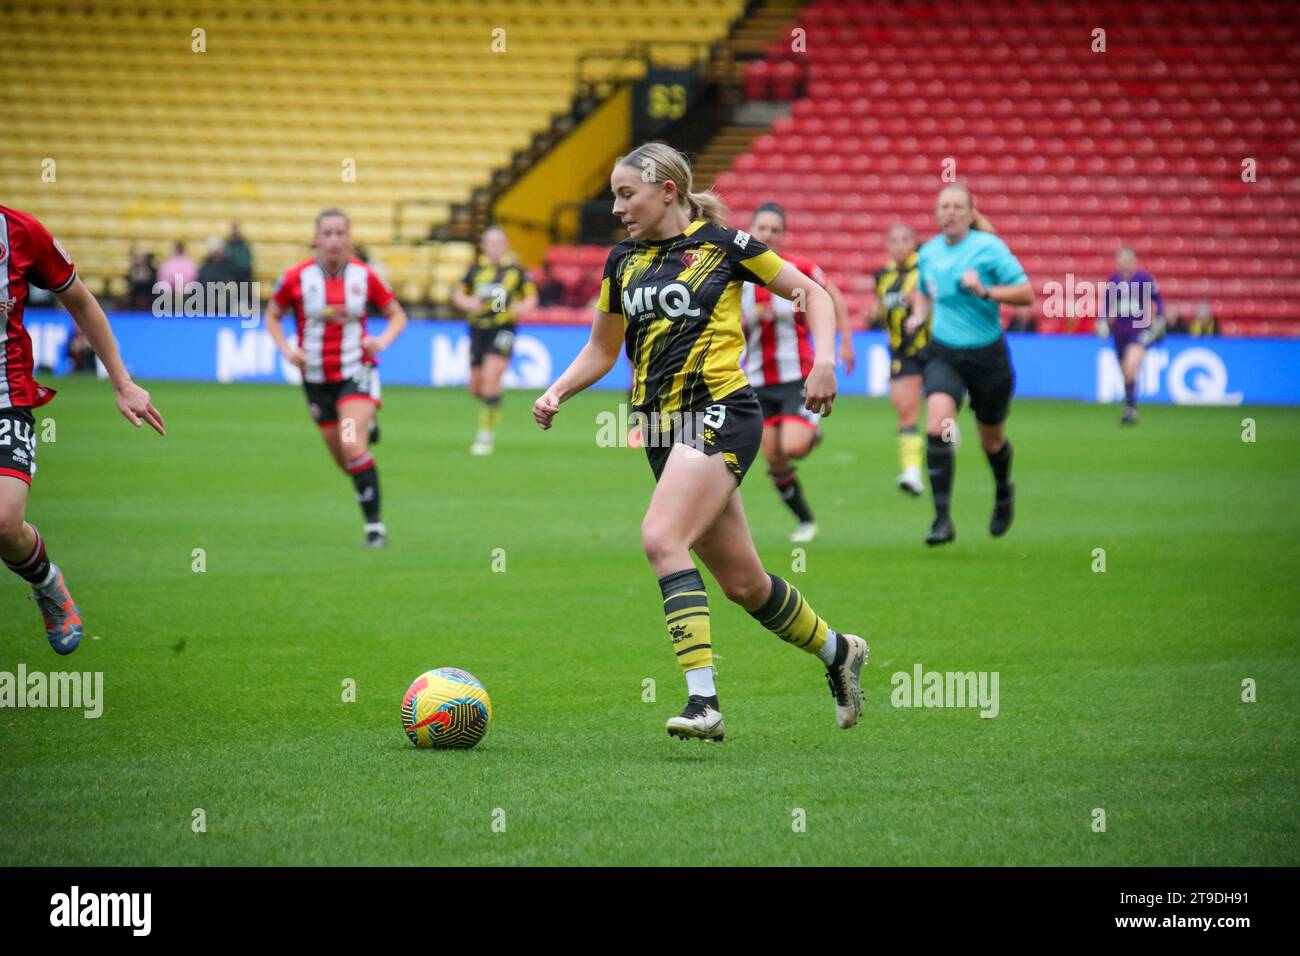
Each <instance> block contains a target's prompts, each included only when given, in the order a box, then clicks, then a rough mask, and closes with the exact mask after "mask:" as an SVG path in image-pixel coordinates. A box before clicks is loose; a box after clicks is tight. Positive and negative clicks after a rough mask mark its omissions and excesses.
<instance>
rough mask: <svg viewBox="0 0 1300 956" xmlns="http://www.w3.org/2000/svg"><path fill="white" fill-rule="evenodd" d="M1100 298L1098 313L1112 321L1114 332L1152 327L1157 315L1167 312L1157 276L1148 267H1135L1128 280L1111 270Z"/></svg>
mask: <svg viewBox="0 0 1300 956" xmlns="http://www.w3.org/2000/svg"><path fill="white" fill-rule="evenodd" d="M1100 298H1101V301H1099V302H1098V303H1097V315H1098V316H1099V317H1100V318H1103V319H1106V320H1107V321H1108V322H1110V327H1111V331H1112V333H1119V334H1123V333H1128V332H1132V331H1134V330H1135V329H1136V330H1140V329H1149V328H1151V326H1152V324H1153V323H1154V321H1155V319H1156V317H1157V316H1160V317H1163V316H1164V314H1165V300H1164V299H1163V298H1161V296H1160V289H1159V288H1158V287H1157V286H1156V279H1155V276H1153V275H1152V274H1151V273H1149V272H1147V271H1146V270H1145V269H1138V270H1136V271H1135V272H1134V273H1133V276H1132V278H1129V279H1125V278H1124V276H1123V275H1121V274H1120V273H1118V272H1112V273H1111V275H1110V278H1109V279H1107V280H1106V286H1105V288H1104V289H1103V290H1102V294H1101V297H1100Z"/></svg>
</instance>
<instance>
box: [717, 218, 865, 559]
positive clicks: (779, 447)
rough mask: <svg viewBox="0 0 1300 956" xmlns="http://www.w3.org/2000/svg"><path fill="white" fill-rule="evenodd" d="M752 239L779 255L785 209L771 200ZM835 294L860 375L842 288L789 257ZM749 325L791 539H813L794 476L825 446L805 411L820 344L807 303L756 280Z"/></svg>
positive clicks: (772, 468) (751, 369)
mask: <svg viewBox="0 0 1300 956" xmlns="http://www.w3.org/2000/svg"><path fill="white" fill-rule="evenodd" d="M749 234H750V235H751V236H753V237H754V238H755V239H757V240H758V241H759V242H761V243H762V244H763V245H765V246H767V247H768V248H769V249H771V250H772V251H773V252H775V253H776V254H777V255H780V254H781V245H782V243H783V241H784V240H785V210H784V209H782V208H781V207H780V206H778V205H777V204H776V203H774V202H767V203H763V205H761V206H759V207H758V210H757V211H756V212H755V213H754V219H753V221H752V222H751V223H750V226H749ZM785 261H786V262H789V263H790V264H791V265H793V266H794V267H795V268H796V269H798V270H799V271H800V272H802V273H803V274H804V275H806V276H808V277H810V278H811V279H813V280H814V281H815V282H817V284H818V285H820V286H821V287H822V288H823V289H825V290H826V291H827V293H829V295H830V297H831V302H832V303H834V306H835V321H836V324H837V325H838V327H839V331H840V361H842V362H843V363H844V365H845V368H846V370H847V371H848V372H849V373H850V374H851V373H852V372H853V365H854V355H853V330H852V329H851V328H850V327H849V313H848V310H847V309H846V308H845V307H844V297H843V296H842V295H840V290H839V289H838V288H836V286H835V283H834V282H831V281H830V280H829V279H827V278H826V276H825V274H824V273H823V272H822V270H821V269H820V268H818V266H817V264H816V263H814V262H813V261H812V260H811V259H804V258H802V257H800V256H790V257H789V258H787V259H786V260H785ZM741 304H742V313H743V317H744V322H745V375H746V376H747V377H748V378H749V384H750V385H752V386H754V392H755V394H756V395H757V396H758V404H759V407H760V408H761V409H762V410H763V457H764V458H766V459H767V467H768V474H769V476H770V477H771V478H772V483H773V484H774V485H776V492H777V494H778V495H780V496H781V500H782V501H784V502H785V504H786V507H788V508H789V509H790V510H791V511H793V512H794V516H795V517H796V518H798V519H799V525H798V527H797V528H795V530H794V533H793V534H791V535H790V540H791V541H794V542H806V541H811V540H813V538H815V537H817V523H816V522H815V521H814V520H813V514H812V510H811V509H810V508H809V507H808V503H807V502H806V501H804V497H803V487H802V486H801V485H800V484H799V479H798V478H797V477H796V476H795V473H794V464H793V462H795V461H798V460H799V459H802V458H806V457H807V456H808V454H809V453H810V452H811V451H812V450H813V449H814V448H816V447H817V445H818V444H819V443H820V442H821V432H820V430H819V428H820V426H819V423H818V419H819V416H818V415H816V414H815V413H813V412H810V411H808V409H806V408H805V407H804V389H803V382H804V379H806V378H807V377H808V375H809V373H810V372H811V371H812V365H813V342H812V336H811V334H810V333H809V331H808V321H807V317H806V316H805V314H804V309H803V307H802V305H801V304H800V303H799V302H797V301H795V302H790V301H787V300H785V299H782V298H780V297H778V296H774V295H772V293H771V292H769V291H768V290H767V289H765V288H763V287H762V286H761V285H757V284H755V283H753V282H746V283H745V290H744V293H743V295H742V298H741Z"/></svg>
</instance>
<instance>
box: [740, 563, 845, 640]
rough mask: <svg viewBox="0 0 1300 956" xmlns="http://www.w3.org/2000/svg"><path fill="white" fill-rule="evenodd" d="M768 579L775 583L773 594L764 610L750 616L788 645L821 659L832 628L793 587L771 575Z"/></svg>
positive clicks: (761, 608)
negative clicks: (822, 650) (823, 647)
mask: <svg viewBox="0 0 1300 956" xmlns="http://www.w3.org/2000/svg"><path fill="white" fill-rule="evenodd" d="M768 577H769V578H771V580H772V593H771V595H769V597H768V599H767V601H766V602H764V604H763V606H762V607H760V608H759V609H758V610H757V611H750V612H749V613H750V615H751V616H752V617H753V618H754V620H756V621H758V623H759V624H762V625H763V626H764V627H765V628H767V629H768V630H769V631H771V632H772V633H773V634H775V635H776V636H777V637H779V638H781V640H783V641H785V642H786V643H787V644H793V645H794V646H795V647H797V648H799V649H801V650H805V651H807V652H808V653H809V654H817V655H818V656H820V655H821V649H822V646H823V645H824V644H825V643H826V639H827V635H828V633H829V632H830V626H829V625H828V624H827V623H826V622H825V621H823V620H822V619H821V618H820V617H819V616H818V615H817V612H816V611H814V610H813V609H812V607H810V606H809V604H808V602H807V601H805V600H804V599H803V595H802V594H800V593H799V589H798V588H796V587H795V586H794V585H793V584H791V583H790V582H789V581H786V580H784V579H782V578H778V577H777V576H776V575H775V574H772V573H770V572H769V573H768Z"/></svg>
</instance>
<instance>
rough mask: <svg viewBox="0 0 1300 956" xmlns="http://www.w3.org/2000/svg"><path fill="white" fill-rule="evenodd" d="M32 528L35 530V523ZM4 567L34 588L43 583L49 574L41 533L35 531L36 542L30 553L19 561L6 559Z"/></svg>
mask: <svg viewBox="0 0 1300 956" xmlns="http://www.w3.org/2000/svg"><path fill="white" fill-rule="evenodd" d="M32 530H33V531H36V526H35V525H33V526H32ZM5 567H7V568H8V569H9V570H10V571H12V572H13V573H14V574H16V575H18V576H19V577H20V578H22V579H23V580H24V581H26V582H27V583H28V584H30V585H31V586H32V587H34V588H35V587H40V586H41V585H42V584H44V583H45V579H46V578H47V577H49V574H50V559H49V557H48V556H46V554H45V539H44V538H42V537H41V533H40V532H39V531H36V544H35V545H33V546H32V551H31V554H29V555H27V557H25V558H23V559H22V560H21V561H6V562H5Z"/></svg>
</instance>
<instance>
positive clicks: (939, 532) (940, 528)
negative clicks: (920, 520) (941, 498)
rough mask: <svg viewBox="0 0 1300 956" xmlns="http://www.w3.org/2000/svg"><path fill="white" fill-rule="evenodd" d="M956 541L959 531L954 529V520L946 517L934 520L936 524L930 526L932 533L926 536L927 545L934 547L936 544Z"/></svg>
mask: <svg viewBox="0 0 1300 956" xmlns="http://www.w3.org/2000/svg"><path fill="white" fill-rule="evenodd" d="M956 539H957V529H956V528H955V527H953V523H952V519H951V518H949V517H948V516H947V515H944V516H943V517H941V518H939V517H936V518H935V519H934V524H932V525H930V533H929V534H927V535H926V536H925V543H926V544H928V545H930V547H934V546H935V545H936V544H947V543H948V542H949V541H955V540H956Z"/></svg>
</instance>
